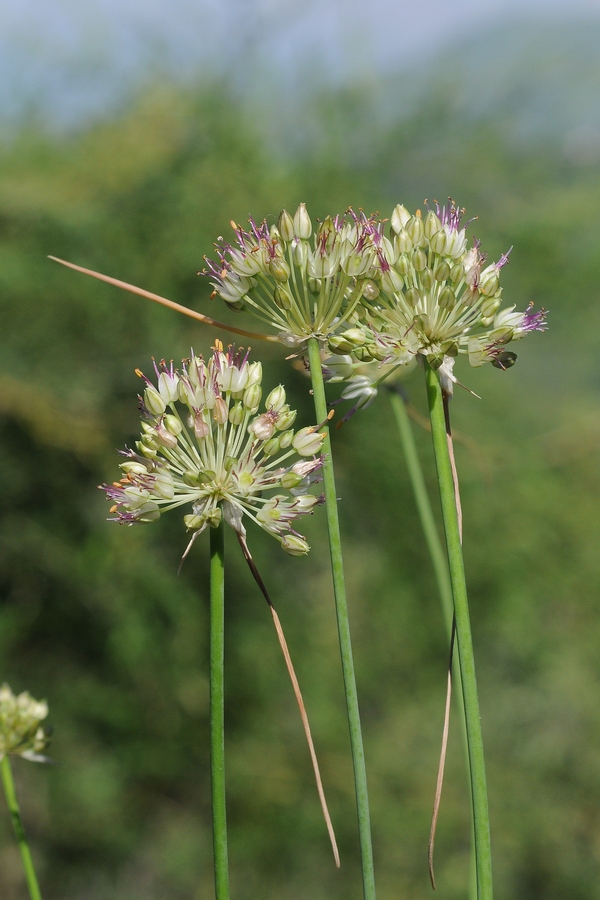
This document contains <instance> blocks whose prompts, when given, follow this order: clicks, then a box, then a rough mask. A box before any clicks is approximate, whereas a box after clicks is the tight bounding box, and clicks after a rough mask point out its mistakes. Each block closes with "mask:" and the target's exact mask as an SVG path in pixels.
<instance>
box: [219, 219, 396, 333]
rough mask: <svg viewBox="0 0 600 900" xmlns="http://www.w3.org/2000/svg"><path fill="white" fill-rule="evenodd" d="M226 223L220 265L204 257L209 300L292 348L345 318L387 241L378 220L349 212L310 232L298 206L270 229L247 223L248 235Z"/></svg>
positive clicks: (310, 225) (265, 223) (330, 330)
mask: <svg viewBox="0 0 600 900" xmlns="http://www.w3.org/2000/svg"><path fill="white" fill-rule="evenodd" d="M231 224H232V226H233V228H234V230H235V234H236V240H235V243H234V244H233V245H232V244H228V243H224V242H223V239H222V238H220V239H219V243H217V244H216V245H215V248H216V251H217V255H218V261H217V262H215V261H213V260H210V259H208V258H207V259H206V263H207V266H208V269H207V270H206V271H205V274H209V275H210V276H211V277H212V278H213V279H214V280H213V282H212V285H213V287H214V289H215V291H214V295H219V296H220V297H221V298H222V299H223V300H224V301H225V302H226V303H227V305H228V306H230V307H233V308H234V309H243V308H244V307H247V308H248V310H249V311H250V312H254V313H255V314H256V315H257V316H258V317H259V318H260V319H261V320H262V321H264V322H267V323H268V324H269V325H271V326H272V327H273V328H274V329H276V330H277V331H278V332H279V337H280V339H281V341H282V342H283V343H285V344H287V345H288V346H290V347H300V346H303V345H304V344H305V343H306V341H307V340H308V338H310V337H316V338H317V339H318V340H319V341H321V342H324V341H326V339H327V337H328V335H330V334H331V333H332V331H333V330H335V329H336V328H339V327H340V326H341V325H343V323H344V322H345V321H347V319H348V317H349V316H350V315H352V313H353V311H354V310H355V309H356V307H357V306H358V304H359V303H360V300H361V296H362V286H363V283H364V281H365V279H368V278H369V277H372V276H373V277H374V276H375V275H376V272H377V270H378V266H379V263H378V252H379V248H380V247H381V246H382V245H384V244H385V243H386V242H387V239H386V238H384V237H383V236H382V234H381V233H380V231H382V229H383V223H381V222H378V221H377V220H376V219H375V218H374V217H373V216H371V217H367V216H365V214H364V213H363V212H359V213H355V212H354V211H353V210H352V209H350V210H348V212H347V214H346V216H336V217H335V218H332V217H331V216H328V217H327V218H326V219H324V220H323V221H322V222H319V223H318V225H317V227H316V228H314V227H313V223H312V221H311V219H310V216H309V215H308V212H307V211H306V207H305V205H304V204H303V203H301V204H300V206H299V207H298V209H297V210H296V213H295V214H294V216H293V217H292V216H291V215H290V214H289V213H288V212H286V210H283V211H282V212H281V214H280V216H279V219H278V222H277V225H273V226H271V227H270V228H269V226H268V224H267V222H266V220H265V221H263V222H262V223H261V224H260V225H257V224H256V222H255V221H254V220H253V219H250V230H249V231H245V230H244V229H242V228H241V227H240V226H239V225H236V224H235V223H233V222H232V223H231ZM311 237H312V242H311ZM387 243H389V242H387ZM214 295H213V296H214Z"/></svg>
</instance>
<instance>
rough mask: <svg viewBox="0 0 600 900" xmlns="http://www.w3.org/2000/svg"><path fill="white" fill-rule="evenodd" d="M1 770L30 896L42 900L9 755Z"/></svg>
mask: <svg viewBox="0 0 600 900" xmlns="http://www.w3.org/2000/svg"><path fill="white" fill-rule="evenodd" d="M0 770H1V772H2V784H3V785H4V793H5V795H6V802H7V804H8V808H9V810H10V814H11V817H12V822H13V828H14V829H15V834H16V836H17V841H18V843H19V850H20V851H21V858H22V860H23V868H24V869H25V878H26V880H27V887H28V888H29V896H30V897H31V900H42V895H41V893H40V888H39V885H38V882H37V878H36V874H35V869H34V868H33V860H32V858H31V851H30V849H29V844H28V843H27V838H26V836H25V830H24V828H23V823H22V822H21V813H20V811H19V804H18V802H17V795H16V792H15V783H14V781H13V776H12V769H11V767H10V760H9V758H8V756H4V757H3V758H2V762H1V763H0Z"/></svg>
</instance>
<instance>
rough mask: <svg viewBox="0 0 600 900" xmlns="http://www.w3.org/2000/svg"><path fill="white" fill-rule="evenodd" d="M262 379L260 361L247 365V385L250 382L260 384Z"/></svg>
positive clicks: (250, 383)
mask: <svg viewBox="0 0 600 900" xmlns="http://www.w3.org/2000/svg"><path fill="white" fill-rule="evenodd" d="M261 381H262V363H261V362H253V363H250V364H249V366H248V387H250V385H252V384H260V382H261Z"/></svg>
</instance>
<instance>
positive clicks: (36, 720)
mask: <svg viewBox="0 0 600 900" xmlns="http://www.w3.org/2000/svg"><path fill="white" fill-rule="evenodd" d="M47 715H48V704H47V703H46V702H45V701H44V700H41V701H40V700H34V699H33V697H32V696H31V695H30V694H29V693H28V692H27V691H23V693H21V694H18V695H17V696H15V694H13V692H12V691H11V689H10V687H9V686H8V685H7V684H3V685H2V687H1V688H0V759H2V758H3V757H4V756H7V755H8V754H9V753H12V754H14V755H17V756H22V757H24V759H29V760H32V761H33V762H46V757H45V756H41V755H40V753H41V751H42V750H45V748H46V747H47V746H48V736H47V735H46V732H45V731H44V728H43V726H42V725H41V722H42V721H43V720H44V719H45V718H46V716H47Z"/></svg>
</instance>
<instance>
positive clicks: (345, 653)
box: [308, 338, 375, 900]
mask: <svg viewBox="0 0 600 900" xmlns="http://www.w3.org/2000/svg"><path fill="white" fill-rule="evenodd" d="M308 359H309V363H310V374H311V379H312V388H313V396H314V401H315V412H316V416H317V421H318V422H324V421H325V420H326V419H327V412H328V411H327V401H326V399H325V386H324V384H323V373H322V371H321V358H320V355H319V344H318V342H317V340H316V339H315V338H311V339H310V340H309V342H308ZM323 454H324V463H323V486H324V490H325V502H326V505H327V529H328V533H329V551H330V554H331V571H332V576H333V592H334V596H335V609H336V617H337V626H338V635H339V640H340V653H341V657H342V673H343V677H344V689H345V692H346V708H347V712H348V725H349V729H350V748H351V752H352V763H353V766H354V785H355V790H356V805H357V811H358V831H359V838H360V854H361V864H362V874H363V891H364V897H365V900H375V874H374V870H373V845H372V840H371V821H370V814H369V796H368V791H367V772H366V768H365V753H364V748H363V739H362V731H361V727H360V713H359V709H358V695H357V691H356V678H355V675H354V662H353V659H352V641H351V638H350V620H349V617H348V603H347V601H346V585H345V581H344V564H343V558H342V542H341V537H340V524H339V519H338V509H337V493H336V489H335V477H334V472H333V458H332V455H331V442H330V439H329V429H327V437H326V438H325V442H324V444H323Z"/></svg>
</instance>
